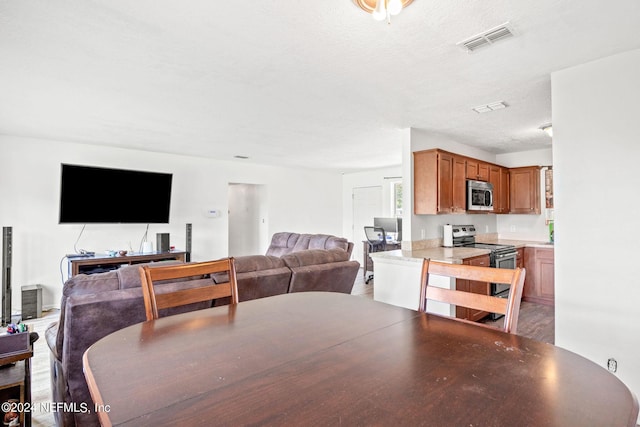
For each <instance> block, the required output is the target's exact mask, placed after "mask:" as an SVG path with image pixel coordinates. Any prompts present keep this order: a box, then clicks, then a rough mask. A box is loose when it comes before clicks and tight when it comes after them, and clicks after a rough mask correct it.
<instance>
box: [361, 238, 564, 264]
mask: <svg viewBox="0 0 640 427" xmlns="http://www.w3.org/2000/svg"><path fill="white" fill-rule="evenodd" d="M478 243H498V244H503V245H513V246H515V247H516V248H524V247H542V248H553V244H552V243H547V242H540V241H532V240H509V239H489V240H478ZM490 252H491V251H490V250H488V249H476V248H445V247H435V248H425V249H418V250H409V251H406V250H401V249H397V250H393V251H386V252H372V253H370V254H369V255H370V256H371V258H373V259H374V260H388V261H409V262H422V260H424V259H425V258H429V259H432V260H434V261H441V262H447V263H451V264H462V261H463V260H465V259H467V258H473V257H477V256H481V255H488V254H489V253H490Z"/></svg>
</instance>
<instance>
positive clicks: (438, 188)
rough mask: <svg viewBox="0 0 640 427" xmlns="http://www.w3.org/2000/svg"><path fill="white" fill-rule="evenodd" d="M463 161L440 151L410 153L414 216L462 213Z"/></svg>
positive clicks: (463, 207) (464, 189)
mask: <svg viewBox="0 0 640 427" xmlns="http://www.w3.org/2000/svg"><path fill="white" fill-rule="evenodd" d="M465 185H466V183H465V160H464V159H463V158H462V157H460V156H456V155H454V154H452V153H448V152H446V151H442V150H426V151H416V152H414V153H413V203H414V213H415V214H417V215H420V214H438V213H462V212H465V209H466V200H465V192H466V188H465Z"/></svg>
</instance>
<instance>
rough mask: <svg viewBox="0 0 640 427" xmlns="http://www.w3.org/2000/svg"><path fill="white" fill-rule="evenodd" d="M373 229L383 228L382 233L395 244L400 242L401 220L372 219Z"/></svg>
mask: <svg viewBox="0 0 640 427" xmlns="http://www.w3.org/2000/svg"><path fill="white" fill-rule="evenodd" d="M373 226H374V227H382V228H384V232H385V234H386V235H387V238H389V236H391V237H392V240H395V241H396V242H400V241H402V218H373Z"/></svg>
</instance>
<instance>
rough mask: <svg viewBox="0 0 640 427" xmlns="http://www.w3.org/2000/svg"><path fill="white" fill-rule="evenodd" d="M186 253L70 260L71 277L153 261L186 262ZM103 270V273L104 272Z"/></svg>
mask: <svg viewBox="0 0 640 427" xmlns="http://www.w3.org/2000/svg"><path fill="white" fill-rule="evenodd" d="M186 254H187V253H186V252H183V251H171V252H153V253H150V254H141V253H133V254H129V255H124V256H106V255H105V256H89V257H77V258H70V259H69V264H70V268H69V270H70V271H69V277H73V276H75V275H76V274H80V273H85V274H91V272H92V270H95V269H96V268H101V269H104V270H116V269H118V268H119V267H120V265H123V264H128V265H131V264H141V263H147V262H152V261H167V260H178V261H182V262H184V260H185V256H186ZM104 270H101V271H104Z"/></svg>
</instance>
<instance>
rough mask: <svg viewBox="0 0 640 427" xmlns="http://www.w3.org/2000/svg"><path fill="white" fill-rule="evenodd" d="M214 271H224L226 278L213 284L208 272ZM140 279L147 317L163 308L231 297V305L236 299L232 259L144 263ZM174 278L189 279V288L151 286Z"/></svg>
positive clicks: (149, 317) (236, 285)
mask: <svg viewBox="0 0 640 427" xmlns="http://www.w3.org/2000/svg"><path fill="white" fill-rule="evenodd" d="M216 273H227V275H228V281H227V282H223V283H218V284H215V283H213V278H212V275H213V274H216ZM140 278H141V281H142V293H143V296H144V304H145V313H146V316H147V320H151V319H157V318H158V317H159V314H158V312H159V310H161V309H165V308H172V307H178V306H182V305H187V304H192V303H196V302H203V301H210V300H214V299H218V298H224V297H231V303H232V304H237V303H238V301H239V297H238V283H237V279H236V269H235V263H234V259H233V258H224V259H221V260H217V261H207V262H199V263H187V264H180V265H170V266H149V265H145V266H142V267H140ZM176 279H190V281H189V287H186V288H184V289H180V290H176V291H172V292H166V293H162V292H156V288H155V286H154V285H155V284H157V282H158V281H163V282H165V281H171V280H176ZM154 282H155V283H154Z"/></svg>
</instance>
